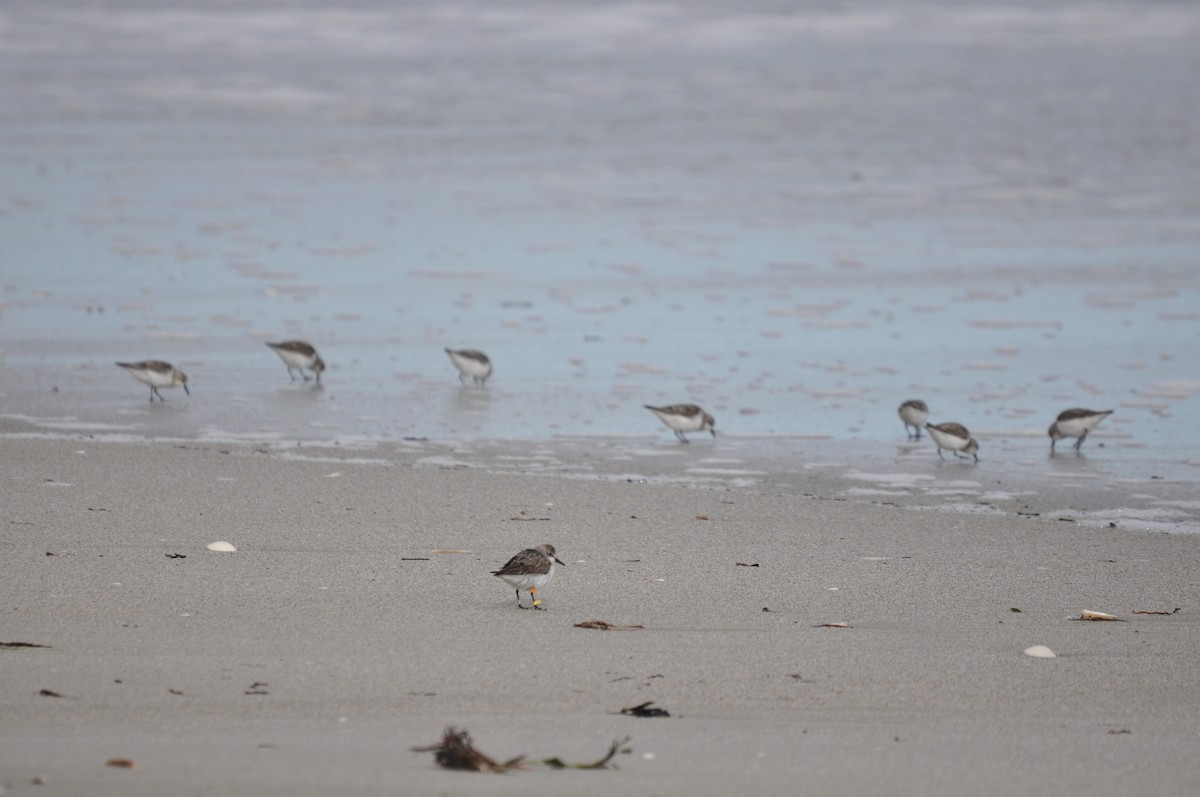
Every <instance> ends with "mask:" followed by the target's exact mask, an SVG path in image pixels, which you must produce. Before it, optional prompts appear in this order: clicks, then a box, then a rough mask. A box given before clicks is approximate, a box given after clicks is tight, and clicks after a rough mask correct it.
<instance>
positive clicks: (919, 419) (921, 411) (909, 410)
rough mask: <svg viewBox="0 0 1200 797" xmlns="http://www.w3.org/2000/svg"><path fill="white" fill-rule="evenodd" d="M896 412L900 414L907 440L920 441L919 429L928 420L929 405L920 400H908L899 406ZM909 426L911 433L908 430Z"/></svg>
mask: <svg viewBox="0 0 1200 797" xmlns="http://www.w3.org/2000/svg"><path fill="white" fill-rule="evenodd" d="M897 412H899V413H900V420H901V421H903V422H904V433H905V434H906V435H908V439H909V440H920V439H921V427H922V426H924V425H925V421H927V420H929V405H927V404H926V403H925V402H924V401H921V400H920V399H909V400H908V401H906V402H904V403H903V404H901V405H900V409H899V410H897ZM910 426H911V427H912V431H911V432H910V431H909V429H908V427H910Z"/></svg>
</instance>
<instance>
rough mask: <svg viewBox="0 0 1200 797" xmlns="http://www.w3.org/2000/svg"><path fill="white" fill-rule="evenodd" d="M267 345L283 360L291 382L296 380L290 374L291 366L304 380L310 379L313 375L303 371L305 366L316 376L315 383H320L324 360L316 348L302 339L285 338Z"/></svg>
mask: <svg viewBox="0 0 1200 797" xmlns="http://www.w3.org/2000/svg"><path fill="white" fill-rule="evenodd" d="M267 345H268V346H270V347H271V350H272V351H274V352H275V353H276V354H278V355H279V359H281V360H283V364H284V365H286V366H287V372H288V378H289V379H291V380H292V381H293V382H295V381H296V377H295V376H293V375H292V369H293V368H295V369H296V370H297V371H299V372H300V376H301V377H303V378H304V381H305V382H307V381H308V380H309V379H312V378H313V377H311V376H307V375H305V373H304V369H305V368H307V369H308V370H310V371H312V372H313V376H315V377H316V378H317V384H318V385H319V384H321V372H322V371H324V370H325V361H324V360H322V359H321V356H320V355H319V354H317V350H316V349H314V348H313V346H312V344H311V343H305V342H304V341H302V340H285V341H283V342H282V343H267Z"/></svg>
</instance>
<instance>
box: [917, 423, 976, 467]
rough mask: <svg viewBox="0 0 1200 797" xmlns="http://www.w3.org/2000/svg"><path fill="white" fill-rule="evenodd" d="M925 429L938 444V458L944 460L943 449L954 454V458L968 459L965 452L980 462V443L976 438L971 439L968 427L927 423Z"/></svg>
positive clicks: (957, 424)
mask: <svg viewBox="0 0 1200 797" xmlns="http://www.w3.org/2000/svg"><path fill="white" fill-rule="evenodd" d="M925 429H926V430H927V431H928V432H929V436H930V437H932V438H933V442H935V443H937V447H938V448H937V452H938V456H939V457H941V458H942V459H945V457H943V456H942V449H943V448H944V449H946V450H947V451H952V452H954V456H956V457H959V458H961V459H966V456H965V454H960V453H959V452H960V451H962V452H965V453H966V454H970V455H971V456H973V457H975V461H976V462H978V461H979V443H977V442H975V438H974V437H971V433H970V432H968V431H967V427H965V426H963V425H962V424H961V423H938V424H933V423H927V424H925Z"/></svg>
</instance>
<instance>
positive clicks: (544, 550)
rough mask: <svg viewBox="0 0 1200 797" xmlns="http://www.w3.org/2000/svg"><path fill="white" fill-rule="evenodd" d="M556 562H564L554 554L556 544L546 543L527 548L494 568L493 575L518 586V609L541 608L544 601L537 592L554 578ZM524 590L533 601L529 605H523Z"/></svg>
mask: <svg viewBox="0 0 1200 797" xmlns="http://www.w3.org/2000/svg"><path fill="white" fill-rule="evenodd" d="M555 562H558V564H560V565H561V564H562V562H560V561H559V560H558V557H556V556H555V555H554V546H553V545H551V544H549V543H546V544H545V545H538V546H537V547H535V548H526V549H525V550H523V551H521V552H520V553H519V554H517V555H516V556H514V557H513V558H512V559H509V560H508V562H506V563H505V565H504V567H502V568H500V569H499V570H493V571H492V575H493V576H496V577H497V578H500V579H503V580H504V581H506V582H507V583H508V584H509V585H511V586H513V587H515V588H516V590H517V608H518V609H540V608H542V601H541V599H540V598H538V596H537V592H538V590H539V589H541V588H542V587H544V586H546V585H547V584H549V583H550V579H552V578H554V563H555ZM563 566H564V567H565V566H566V565H563ZM522 591H525V592H528V593H529V599H530V600H531V601H533V603H531V604H530V605H529V606H522V605H521V592H522Z"/></svg>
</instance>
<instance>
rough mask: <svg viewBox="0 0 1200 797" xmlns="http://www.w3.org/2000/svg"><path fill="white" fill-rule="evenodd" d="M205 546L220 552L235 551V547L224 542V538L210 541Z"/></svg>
mask: <svg viewBox="0 0 1200 797" xmlns="http://www.w3.org/2000/svg"><path fill="white" fill-rule="evenodd" d="M205 547H206V548H208V550H210V551H220V552H221V553H237V548H234V547H233V546H232V545H230V544H229V543H227V542H225V540H218V541H217V542H210V543H209V544H208V545H206V546H205Z"/></svg>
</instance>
